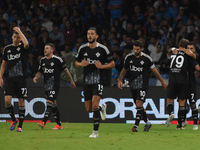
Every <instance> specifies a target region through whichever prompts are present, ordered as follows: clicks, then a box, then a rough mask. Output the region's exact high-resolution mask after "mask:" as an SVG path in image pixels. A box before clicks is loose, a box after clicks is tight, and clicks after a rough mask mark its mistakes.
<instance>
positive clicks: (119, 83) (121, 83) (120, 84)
mask: <svg viewBox="0 0 200 150" xmlns="http://www.w3.org/2000/svg"><path fill="white" fill-rule="evenodd" d="M122 86H123V82H122V81H120V80H119V81H118V82H117V87H118V88H119V89H121V90H122Z"/></svg>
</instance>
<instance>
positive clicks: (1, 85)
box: [0, 78, 3, 88]
mask: <svg viewBox="0 0 200 150" xmlns="http://www.w3.org/2000/svg"><path fill="white" fill-rule="evenodd" d="M0 87H2V88H3V78H0Z"/></svg>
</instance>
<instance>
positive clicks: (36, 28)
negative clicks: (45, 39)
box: [31, 20, 42, 38]
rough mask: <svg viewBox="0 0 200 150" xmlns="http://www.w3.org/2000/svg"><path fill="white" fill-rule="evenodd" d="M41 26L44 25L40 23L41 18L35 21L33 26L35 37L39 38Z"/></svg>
mask: <svg viewBox="0 0 200 150" xmlns="http://www.w3.org/2000/svg"><path fill="white" fill-rule="evenodd" d="M41 28H42V25H41V23H40V20H37V21H35V22H34V25H33V26H32V28H31V30H32V31H33V34H34V36H35V37H37V38H39V36H40V34H41Z"/></svg>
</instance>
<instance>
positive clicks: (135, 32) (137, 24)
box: [133, 20, 146, 40]
mask: <svg viewBox="0 0 200 150" xmlns="http://www.w3.org/2000/svg"><path fill="white" fill-rule="evenodd" d="M139 30H143V31H144V30H145V29H144V28H142V22H141V21H139V20H138V21H136V22H135V23H134V26H133V39H134V40H137V39H138V38H139V37H138V31H139ZM143 31H141V32H143ZM145 32H146V31H145ZM145 34H146V33H145Z"/></svg>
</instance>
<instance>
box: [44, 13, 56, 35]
mask: <svg viewBox="0 0 200 150" xmlns="http://www.w3.org/2000/svg"><path fill="white" fill-rule="evenodd" d="M43 18H44V23H42V26H43V27H45V28H46V29H47V31H48V32H49V33H50V32H51V31H52V30H53V28H52V27H53V22H52V21H51V18H50V14H49V12H47V13H45V14H44V16H43Z"/></svg>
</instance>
